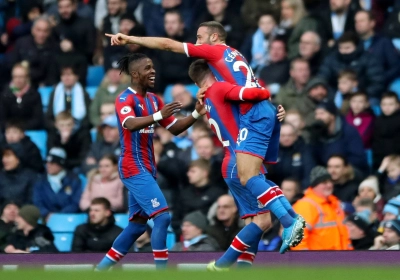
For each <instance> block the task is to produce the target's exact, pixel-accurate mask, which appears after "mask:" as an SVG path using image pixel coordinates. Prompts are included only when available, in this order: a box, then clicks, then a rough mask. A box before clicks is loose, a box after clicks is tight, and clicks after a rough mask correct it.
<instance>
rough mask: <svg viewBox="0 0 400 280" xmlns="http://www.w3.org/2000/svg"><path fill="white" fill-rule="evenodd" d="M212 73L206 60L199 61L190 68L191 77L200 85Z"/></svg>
mask: <svg viewBox="0 0 400 280" xmlns="http://www.w3.org/2000/svg"><path fill="white" fill-rule="evenodd" d="M210 72H211V70H210V68H209V67H208V64H207V61H205V60H204V59H198V60H196V61H195V62H193V63H192V64H190V67H189V77H190V78H191V79H192V80H193V82H195V83H196V84H198V85H199V84H200V83H201V82H202V81H203V80H204V78H205V77H206V76H207V74H209V73H210Z"/></svg>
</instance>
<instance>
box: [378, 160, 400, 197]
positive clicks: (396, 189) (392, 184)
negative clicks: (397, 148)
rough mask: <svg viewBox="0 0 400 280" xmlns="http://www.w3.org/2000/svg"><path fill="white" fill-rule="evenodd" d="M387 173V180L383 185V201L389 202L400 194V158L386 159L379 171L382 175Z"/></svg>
mask: <svg viewBox="0 0 400 280" xmlns="http://www.w3.org/2000/svg"><path fill="white" fill-rule="evenodd" d="M385 171H386V174H387V178H386V180H385V182H384V183H383V187H382V192H383V199H384V200H385V201H389V199H392V198H393V197H395V196H398V195H399V194H400V156H398V155H391V156H388V157H386V158H385V159H384V160H383V161H382V164H381V166H380V168H379V170H378V172H379V173H380V174H382V173H383V172H385Z"/></svg>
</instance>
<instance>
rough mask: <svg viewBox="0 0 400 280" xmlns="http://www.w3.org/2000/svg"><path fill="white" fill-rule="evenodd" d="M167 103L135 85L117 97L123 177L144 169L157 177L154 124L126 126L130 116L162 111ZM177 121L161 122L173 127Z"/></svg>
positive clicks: (116, 109) (120, 165) (120, 166)
mask: <svg viewBox="0 0 400 280" xmlns="http://www.w3.org/2000/svg"><path fill="white" fill-rule="evenodd" d="M163 106H164V103H163V102H162V101H161V99H160V98H159V97H158V96H157V95H155V94H153V93H150V92H148V93H147V94H146V96H144V97H143V96H141V95H139V94H136V92H135V91H134V90H133V89H132V88H130V87H129V88H128V89H126V90H125V91H124V92H122V93H121V94H120V95H119V96H118V97H117V98H116V100H115V111H116V114H117V118H118V130H119V137H120V144H121V155H120V158H119V162H118V170H119V173H120V176H121V178H128V177H131V176H135V175H137V174H139V173H141V172H149V173H150V174H152V175H153V176H154V177H156V174H157V172H156V163H155V160H154V148H153V135H154V124H153V125H150V126H149V127H146V128H142V129H139V130H136V131H130V130H128V129H126V128H125V127H124V124H125V122H126V121H127V120H128V119H129V118H136V117H145V116H150V115H152V114H154V113H155V112H157V111H159V110H161V109H162V108H163ZM176 121H177V120H176V119H175V117H173V116H171V117H168V118H166V119H163V120H161V121H159V122H158V123H159V124H160V125H161V126H163V127H165V128H167V129H168V128H170V127H171V126H172V125H173V124H174V123H175V122H176Z"/></svg>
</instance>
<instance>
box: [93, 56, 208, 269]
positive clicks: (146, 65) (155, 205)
mask: <svg viewBox="0 0 400 280" xmlns="http://www.w3.org/2000/svg"><path fill="white" fill-rule="evenodd" d="M119 64H120V69H121V72H124V73H125V74H127V75H129V76H130V77H131V86H130V87H129V88H127V89H126V90H125V91H124V92H122V93H121V94H120V95H119V96H118V97H117V98H116V101H115V110H116V114H117V118H118V130H119V135H120V144H121V155H120V158H119V163H118V171H119V175H120V177H121V180H122V182H123V183H124V186H125V187H126V188H127V189H128V191H129V221H130V223H129V224H128V226H127V227H126V228H125V229H124V230H123V231H122V232H121V234H120V235H119V236H118V237H117V238H116V239H115V241H114V243H113V246H112V248H111V249H110V250H109V251H108V253H107V254H106V256H105V257H104V258H103V260H102V261H101V262H100V263H99V265H98V266H97V268H96V269H97V270H107V269H109V268H110V267H111V266H113V265H114V264H116V263H117V262H118V261H120V260H121V259H122V258H123V257H124V256H125V255H126V253H127V252H128V250H129V249H130V248H131V247H132V245H133V243H134V242H135V241H136V239H137V238H138V237H139V236H141V235H142V234H143V233H144V232H145V231H146V224H147V220H148V219H153V221H154V227H153V231H152V234H151V246H152V248H153V255H154V261H155V264H156V268H164V267H165V266H166V264H167V260H168V250H167V247H166V239H167V229H168V226H169V224H170V221H171V217H170V215H169V212H168V205H167V202H166V200H165V198H164V195H163V193H162V192H161V190H160V188H159V186H158V185H157V182H156V180H155V178H156V164H155V161H154V151H153V134H154V124H155V123H159V124H160V125H162V126H163V127H165V128H166V129H168V130H169V131H170V132H171V133H172V134H174V135H178V134H180V133H182V132H183V131H185V130H186V129H187V128H189V127H190V126H191V125H192V124H193V123H194V122H195V121H196V120H197V119H198V118H199V117H200V116H201V115H204V114H205V109H204V107H203V106H202V105H201V104H200V103H199V102H197V104H196V109H195V111H193V113H192V115H190V116H188V117H186V118H183V119H179V120H177V119H175V118H174V117H173V116H172V115H173V114H174V113H175V112H177V111H179V110H180V108H181V107H182V104H180V103H179V102H172V103H170V104H167V105H165V106H164V104H163V102H162V101H161V99H160V98H159V97H157V96H156V95H155V94H153V93H150V92H148V90H149V89H151V88H153V87H154V82H155V70H154V67H153V62H152V61H151V59H149V58H148V57H147V56H146V55H144V54H139V53H138V54H130V55H127V56H125V57H123V58H122V59H121V60H120V61H119Z"/></svg>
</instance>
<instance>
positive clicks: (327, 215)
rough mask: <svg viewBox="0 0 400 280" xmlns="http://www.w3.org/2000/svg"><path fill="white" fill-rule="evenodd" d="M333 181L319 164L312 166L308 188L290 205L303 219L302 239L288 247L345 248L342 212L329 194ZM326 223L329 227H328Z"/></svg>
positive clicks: (346, 243) (346, 235)
mask: <svg viewBox="0 0 400 280" xmlns="http://www.w3.org/2000/svg"><path fill="white" fill-rule="evenodd" d="M332 193H333V183H332V179H331V176H330V175H329V173H328V171H327V170H326V169H325V168H324V167H322V166H316V167H314V168H313V170H312V171H311V174H310V188H308V189H307V190H306V191H305V193H304V197H303V198H302V199H300V200H298V201H297V202H296V203H295V204H294V205H293V210H294V211H295V212H296V213H298V214H299V215H302V216H303V217H304V219H305V220H306V222H307V227H306V228H305V229H304V239H303V241H302V242H301V243H300V244H299V245H298V246H297V247H295V248H292V250H349V249H351V243H350V239H349V234H348V231H347V229H346V227H345V225H344V224H343V220H344V218H345V215H344V212H343V210H342V208H341V206H340V201H339V199H338V198H337V197H335V196H334V195H333V194H332ZM328 225H329V226H328Z"/></svg>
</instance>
